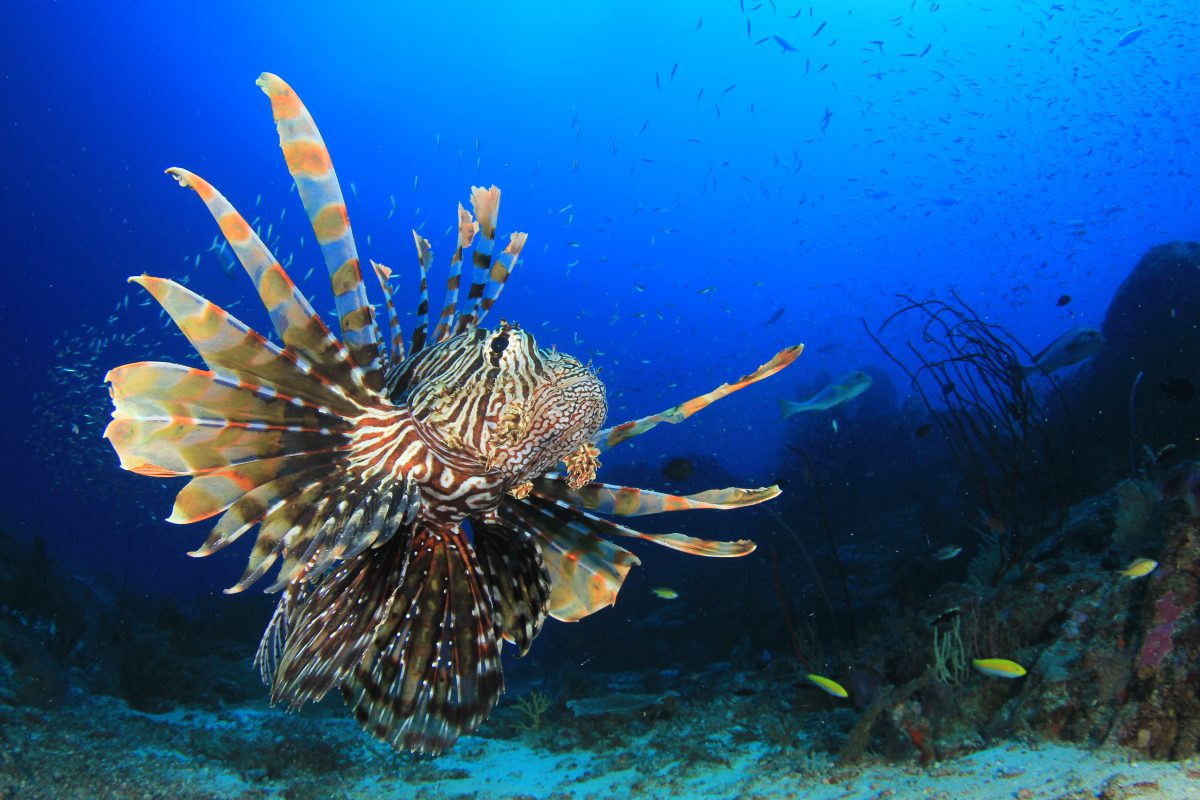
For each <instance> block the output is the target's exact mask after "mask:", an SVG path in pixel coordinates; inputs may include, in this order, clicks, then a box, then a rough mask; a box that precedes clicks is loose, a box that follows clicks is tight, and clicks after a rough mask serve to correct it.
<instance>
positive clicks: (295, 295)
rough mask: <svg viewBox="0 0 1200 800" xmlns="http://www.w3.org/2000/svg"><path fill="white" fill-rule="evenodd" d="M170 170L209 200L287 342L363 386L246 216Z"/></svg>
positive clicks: (196, 179)
mask: <svg viewBox="0 0 1200 800" xmlns="http://www.w3.org/2000/svg"><path fill="white" fill-rule="evenodd" d="M167 174H168V175H170V176H171V177H173V178H174V179H175V180H176V181H177V182H178V183H179V185H180V186H183V187H186V188H190V189H192V190H193V191H195V192H196V194H197V195H199V197H200V199H201V200H203V201H204V205H205V206H206V207H207V208H208V210H209V213H211V214H212V215H213V219H215V220H216V221H217V224H218V225H219V226H220V228H221V233H222V234H224V236H225V240H226V241H228V242H229V245H230V247H232V248H233V253H234V255H236V256H237V258H238V261H240V262H241V264H242V266H243V267H244V268H245V270H246V274H248V275H249V276H250V280H251V281H252V282H253V283H254V288H255V289H256V290H257V291H258V296H259V297H260V298H261V299H262V303H263V305H264V306H265V307H266V309H267V313H268V314H269V315H270V317H271V324H272V325H274V327H275V331H276V332H277V333H278V334H279V338H280V339H281V340H282V341H283V344H284V345H285V346H286V347H289V348H291V349H292V350H294V351H295V352H296V353H298V354H299V355H300V356H302V357H303V358H305V359H306V360H308V361H309V362H311V363H313V364H317V365H320V367H321V371H322V373H323V374H325V375H326V376H327V377H329V378H330V379H331V380H333V381H334V382H336V383H352V384H354V385H356V386H359V387H361V386H363V380H364V376H363V372H362V370H361V369H359V368H358V367H356V366H355V365H354V364H352V363H351V362H350V356H349V354H348V353H347V352H346V348H345V347H344V346H343V345H342V343H341V342H340V341H338V339H337V337H335V336H334V335H333V333H332V332H331V331H330V330H329V328H328V327H326V325H325V323H324V322H323V321H322V320H321V318H320V316H319V315H318V314H317V312H316V311H314V310H313V307H312V306H311V305H310V304H309V302H308V300H307V298H305V297H304V294H303V293H302V292H301V291H300V290H299V289H298V288H296V284H295V283H293V282H292V279H291V278H290V277H288V274H287V272H286V271H285V270H284V269H283V267H282V266H281V265H280V264H279V261H277V260H276V258H275V256H274V255H272V254H271V251H270V250H269V249H267V246H266V245H264V244H263V242H262V240H261V239H260V238H259V237H258V234H257V233H255V232H254V229H253V228H251V227H250V226H249V225H248V224H247V223H246V220H245V219H244V218H243V217H242V215H241V214H239V213H238V212H237V210H236V209H235V208H234V207H233V206H232V205H231V204H230V203H229V201H228V200H226V199H225V197H224V196H223V195H222V194H221V193H220V192H218V191H217V190H216V189H214V188H213V186H212V185H211V184H209V183H208V182H207V181H206V180H204V179H203V178H201V177H200V176H198V175H196V174H194V173H191V172H188V171H187V170H185V169H180V168H179V167H171V168H170V169H168V170H167Z"/></svg>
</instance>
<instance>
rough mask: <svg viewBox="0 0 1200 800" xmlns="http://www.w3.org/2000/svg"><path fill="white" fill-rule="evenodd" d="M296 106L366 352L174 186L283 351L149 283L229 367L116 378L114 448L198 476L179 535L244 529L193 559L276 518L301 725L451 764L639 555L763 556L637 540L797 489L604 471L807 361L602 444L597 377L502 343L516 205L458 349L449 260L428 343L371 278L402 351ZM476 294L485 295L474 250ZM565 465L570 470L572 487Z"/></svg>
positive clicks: (519, 338)
mask: <svg viewBox="0 0 1200 800" xmlns="http://www.w3.org/2000/svg"><path fill="white" fill-rule="evenodd" d="M258 86H259V87H261V88H262V90H263V91H264V92H265V93H266V94H267V95H268V97H270V100H271V108H272V111H273V113H274V117H275V124H276V127H277V129H278V132H279V138H280V144H281V146H282V148H283V153H284V157H285V159H286V161H287V166H288V170H289V171H290V172H291V175H292V178H293V179H294V181H295V188H296V189H297V190H298V192H299V195H300V198H301V201H302V202H303V205H304V210H305V212H306V214H307V215H308V218H309V221H310V222H311V224H312V229H313V232H314V234H315V235H316V238H317V241H318V242H319V243H320V247H321V253H322V256H323V258H324V260H325V264H326V266H327V268H328V270H329V275H330V278H331V282H332V285H333V293H334V299H335V305H336V311H337V315H338V318H339V322H340V327H341V337H340V338H339V337H338V336H336V335H335V334H334V333H333V332H332V331H331V330H330V329H329V328H328V327H327V326H326V324H325V323H324V322H323V321H322V319H321V317H320V316H318V315H317V313H316V312H315V311H314V310H313V308H312V306H311V305H310V304H309V302H308V300H307V299H306V298H305V296H304V294H303V293H302V292H301V291H300V290H299V289H298V288H297V286H296V284H295V283H293V282H292V280H291V279H290V278H289V277H288V275H287V273H286V272H285V271H284V269H283V267H282V266H281V265H280V263H279V262H278V261H277V260H276V258H275V257H274V256H273V255H272V253H271V250H270V249H269V248H268V247H267V246H266V245H264V243H263V242H262V240H261V239H260V238H259V236H258V235H257V233H256V232H255V230H254V229H253V228H252V227H251V226H250V225H249V224H247V223H246V221H245V219H244V218H243V217H242V216H241V215H240V214H239V213H238V212H237V211H236V210H235V209H234V207H233V206H232V205H231V204H230V203H229V202H228V201H227V200H226V199H225V198H224V197H223V196H222V195H221V194H220V193H219V192H218V191H217V190H216V189H214V188H213V187H212V186H211V185H210V184H209V183H208V182H206V181H205V180H203V179H202V178H200V177H199V176H197V175H195V174H193V173H191V172H189V171H187V170H184V169H179V168H171V169H169V170H167V172H168V173H169V174H170V175H172V176H173V177H174V178H175V180H176V181H178V182H179V184H180V185H182V186H184V187H187V188H190V189H192V190H193V191H195V192H196V194H198V195H199V196H200V199H201V200H203V201H204V203H205V205H206V206H207V208H208V210H209V212H210V213H211V214H212V216H213V217H214V218H215V219H216V221H217V223H218V225H219V226H220V229H221V232H222V233H223V234H224V236H225V238H226V240H227V241H228V243H229V245H230V246H231V248H232V250H233V253H234V254H235V255H236V256H237V258H238V260H239V261H240V262H241V264H242V266H243V267H244V268H245V270H246V272H247V273H249V275H250V278H251V280H252V281H253V283H254V286H255V288H256V289H257V290H258V294H259V297H260V298H261V299H262V302H263V305H265V306H266V309H267V311H268V313H269V316H270V320H271V323H272V325H273V326H274V328H275V331H276V333H277V334H278V336H279V339H280V340H281V341H282V343H283V344H282V346H277V345H276V344H274V343H273V342H271V341H269V340H268V339H267V338H266V337H264V336H262V335H261V334H259V333H257V332H256V331H254V330H252V329H251V328H250V327H248V326H247V325H246V324H244V323H243V322H241V321H240V320H238V319H236V318H235V317H233V316H232V315H230V314H229V313H227V312H226V311H224V310H222V309H221V308H219V307H217V306H216V305H214V304H213V303H210V302H209V301H207V300H205V299H204V298H203V297H201V296H199V295H197V294H195V293H193V292H191V291H190V290H188V289H187V288H186V287H184V286H182V285H180V284H179V283H176V282H174V281H171V280H167V279H163V278H154V277H150V276H148V275H142V276H140V277H133V278H130V280H131V281H132V282H133V283H137V284H138V285H140V286H142V287H143V288H144V289H146V290H147V291H148V292H149V293H150V294H151V295H152V296H153V297H154V299H155V300H157V301H158V303H159V304H160V305H161V306H162V307H163V309H164V310H165V312H166V313H167V314H168V315H170V317H171V319H172V320H173V321H174V322H175V324H176V325H177V326H178V327H179V329H180V330H181V331H182V332H183V334H184V336H186V337H187V338H188V340H189V341H190V342H191V344H192V346H193V347H195V349H196V350H197V351H198V353H199V355H200V356H201V357H202V358H203V360H204V362H205V363H206V364H207V366H208V369H207V370H202V369H196V368H192V367H187V366H182V365H179V364H171V363H164V362H153V361H143V362H138V363H134V364H126V365H124V366H121V367H117V368H115V369H113V370H112V371H110V372H109V373H108V375H107V376H106V380H107V381H108V383H109V384H110V393H111V396H112V401H113V406H114V411H113V419H112V422H111V423H110V424H109V425H108V428H107V430H106V431H105V434H104V435H105V437H106V438H107V439H108V440H109V441H110V442H111V444H112V446H113V448H114V449H115V450H116V452H117V455H118V456H119V457H120V462H121V467H123V468H124V469H127V470H131V471H133V472H138V473H141V474H143V475H150V476H153V477H176V476H184V475H187V476H191V480H190V481H189V482H188V483H187V485H186V486H185V487H184V488H183V489H182V490H181V491H180V492H179V494H178V496H177V497H176V499H175V504H174V509H173V511H172V513H171V515H170V517H169V518H168V520H169V521H170V522H174V523H180V524H185V523H192V522H198V521H200V520H204V519H209V518H212V517H216V516H217V515H220V517H219V519H218V520H217V522H216V525H215V527H214V528H213V530H212V533H211V535H209V537H208V539H207V540H206V541H205V542H204V544H202V545H201V546H200V547H199V548H198V549H197V550H195V551H193V552H191V553H190V555H193V556H206V555H209V554H211V553H214V552H216V551H218V550H220V549H222V548H224V547H226V546H227V545H229V544H230V543H232V542H234V541H235V540H236V539H238V538H239V537H241V536H242V535H243V534H244V533H245V532H246V531H248V530H250V529H251V528H254V527H255V526H257V528H258V537H257V539H256V540H255V542H254V545H253V548H252V551H251V554H250V558H249V563H248V565H247V567H246V570H245V572H244V574H243V575H242V577H241V579H240V580H238V582H237V583H236V584H235V585H234V586H233V587H231V588H230V589H227V590H226V591H227V592H240V591H242V590H243V589H245V588H246V587H248V586H249V585H250V584H252V583H254V582H255V581H256V580H258V579H259V578H260V577H262V576H263V575H264V574H265V573H266V572H267V570H268V569H269V568H270V567H271V566H272V565H273V564H275V563H276V562H279V571H278V574H277V577H276V579H275V581H274V583H272V584H271V586H270V587H269V588H268V589H267V591H269V592H277V593H279V601H278V605H277V606H276V609H275V612H274V614H273V616H272V617H271V620H270V623H269V624H268V626H267V629H266V632H265V633H264V635H263V638H262V643H261V645H260V646H259V650H258V654H257V657H256V664H257V666H258V668H259V669H260V671H261V674H262V676H263V680H264V681H265V682H266V683H267V684H268V685H269V687H270V694H271V701H272V703H278V702H282V703H285V704H287V706H289V707H290V708H296V707H298V706H300V705H301V704H303V703H304V702H306V701H309V700H313V701H315V700H320V699H321V698H322V697H324V696H325V695H326V694H327V693H328V692H329V691H330V690H331V689H334V688H337V689H340V691H341V693H342V695H343V697H344V698H345V700H346V702H347V704H348V705H349V706H350V708H351V709H352V712H353V714H354V717H355V718H356V719H357V720H358V721H359V723H360V724H362V726H363V727H364V728H365V729H366V730H367V731H369V732H370V733H372V734H374V735H375V736H376V737H378V738H379V739H381V740H384V741H386V742H388V743H389V744H391V745H392V746H393V747H394V748H396V749H397V750H410V751H414V752H419V753H430V754H436V753H440V752H442V751H444V750H446V749H447V748H448V747H450V746H451V745H452V744H453V743H454V741H455V740H456V739H457V738H458V736H459V735H461V734H463V733H470V732H472V731H475V730H476V729H478V728H479V726H480V725H481V724H482V723H483V721H484V720H485V719H486V718H487V716H488V715H489V713H490V712H491V710H492V708H493V707H494V706H495V704H496V702H497V700H498V699H499V696H500V694H501V693H502V692H503V688H504V678H503V674H502V672H501V665H500V650H501V646H502V642H503V641H508V642H510V643H512V644H513V645H515V647H516V649H517V651H518V652H519V654H520V655H524V654H525V653H526V652H527V651H528V650H529V646H530V644H531V642H532V641H533V639H534V637H536V636H537V635H538V633H539V631H540V630H541V627H542V624H543V622H544V621H545V619H546V617H548V616H549V617H554V618H555V619H558V620H566V621H575V620H579V619H581V618H583V617H585V616H587V615H589V614H592V613H593V612H595V611H598V610H599V609H601V608H604V607H606V606H609V605H612V604H613V603H614V602H615V600H616V595H617V592H618V590H619V589H620V587H621V584H622V582H623V581H624V579H625V575H626V573H627V572H628V571H629V569H630V568H631V567H632V566H634V565H636V564H638V563H639V562H638V559H637V557H636V556H635V555H634V554H633V553H631V552H630V551H628V550H626V549H624V548H622V547H619V546H618V545H616V544H613V543H612V542H610V541H609V540H608V539H607V538H605V536H607V535H612V536H621V537H635V538H639V539H644V540H647V541H651V542H655V543H657V544H660V545H665V546H667V547H670V548H674V549H676V550H680V551H683V552H685V553H692V554H696V555H704V556H743V555H746V554H747V553H750V552H751V551H752V550H753V549H754V544H753V543H752V542H749V541H745V540H739V541H733V542H717V541H707V540H703V539H698V538H694V537H691V536H686V535H683V534H678V533H667V534H649V533H640V532H638V531H635V530H632V529H630V528H628V527H625V526H624V525H621V524H619V523H617V522H613V521H611V520H608V519H605V518H604V517H601V516H599V515H600V514H605V515H611V516H618V517H622V516H637V515H640V514H654V513H658V512H664V511H680V510H685V509H726V508H735V507H740V506H747V505H752V504H755V503H759V502H762V501H764V500H769V499H771V498H773V497H775V496H776V495H778V494H779V488H778V487H777V486H770V487H766V488H760V489H739V488H727V489H720V490H711V491H706V492H700V493H698V494H693V495H687V496H676V495H670V494H662V493H657V492H652V491H643V490H639V489H635V488H631V487H626V486H613V485H608V484H605V483H598V482H596V481H595V475H596V470H597V468H598V467H599V466H600V461H599V458H598V456H599V455H600V453H601V452H602V451H604V450H606V449H608V448H610V447H613V446H615V445H617V444H620V443H621V442H624V441H628V440H629V439H630V438H632V437H634V436H637V435H639V434H641V433H644V432H645V431H647V430H649V429H650V428H652V427H654V426H655V425H657V424H659V423H661V422H668V423H677V422H680V421H682V420H684V419H686V418H687V417H689V416H691V415H692V414H694V413H696V412H697V411H699V410H700V409H702V408H704V407H706V406H708V405H709V404H711V403H713V402H715V401H716V400H719V399H720V398H722V397H724V396H726V395H728V394H730V393H732V392H735V391H738V390H739V389H741V388H743V387H745V386H747V385H749V384H752V383H754V382H756V381H759V380H762V379H763V378H766V377H768V376H770V375H772V374H774V373H776V372H778V371H779V370H781V369H783V368H784V367H786V366H787V365H788V364H790V363H791V362H792V361H793V360H795V358H796V357H797V356H798V355H799V354H800V352H801V350H802V349H803V346H802V345H796V346H793V347H789V348H787V349H785V350H783V351H781V352H779V353H778V354H777V355H775V357H774V358H772V359H771V360H770V361H769V362H768V363H766V364H764V365H763V366H761V367H759V369H757V370H756V371H754V372H753V373H751V374H749V375H746V376H744V377H742V378H739V379H738V380H737V381H735V382H733V383H729V384H723V385H722V386H720V387H718V388H717V389H715V390H713V391H712V392H709V393H708V394H705V395H702V396H700V397H697V398H694V399H692V400H689V401H688V402H686V403H683V404H681V405H678V406H675V407H674V408H671V409H668V410H667V411H664V412H662V413H660V414H654V415H651V416H649V417H645V418H642V419H637V420H633V421H630V422H626V423H624V424H622V425H617V426H615V427H610V428H606V429H603V430H602V429H601V427H602V425H603V424H604V420H605V416H606V414H607V403H606V400H605V391H604V385H603V384H602V383H601V382H600V380H599V378H598V377H597V375H596V373H595V372H594V371H593V370H592V369H591V368H590V366H589V365H584V364H582V363H580V362H579V361H578V360H577V359H575V358H573V357H571V356H570V355H567V354H566V353H561V352H557V351H556V350H554V349H550V350H546V349H543V348H539V347H538V346H537V344H536V343H535V341H534V338H533V336H531V335H530V334H529V332H527V331H525V330H523V329H521V328H520V327H519V326H518V325H516V324H513V323H509V322H505V321H501V323H500V326H499V327H498V328H494V329H487V328H484V327H482V324H483V320H484V318H485V317H486V315H487V313H488V311H489V310H490V309H491V308H492V306H493V304H494V303H495V302H496V299H497V297H498V296H499V295H500V292H501V290H502V289H503V288H504V285H505V282H506V281H507V279H508V277H509V276H510V275H511V273H512V271H513V269H514V268H515V267H516V266H517V263H518V258H519V256H520V254H521V249H522V246H523V245H524V244H525V239H526V234H524V233H513V234H511V235H510V236H509V239H508V243H507V245H506V246H505V247H504V248H503V250H502V251H501V252H500V253H498V254H496V252H495V248H496V216H497V211H498V208H499V203H500V191H499V190H498V189H497V188H496V187H494V186H493V187H491V188H489V189H483V188H479V187H476V188H473V189H472V190H471V205H472V211H471V212H468V211H466V210H465V209H464V208H463V206H462V205H461V204H460V205H459V206H458V236H457V242H458V244H457V248H456V249H455V251H454V255H453V257H452V258H451V261H450V267H449V278H448V281H447V289H446V300H445V304H444V306H443V307H442V310H441V314H440V316H439V317H438V319H437V323H436V327H435V328H434V329H433V333H432V335H429V334H428V329H429V293H428V283H427V275H428V271H429V268H430V266H431V264H432V261H433V257H432V251H431V248H430V244H429V242H428V241H427V240H426V239H424V238H422V237H421V236H420V235H418V234H417V233H416V232H415V231H414V233H413V237H414V239H415V241H416V247H417V256H418V258H417V263H418V266H419V269H420V275H421V288H420V301H419V306H418V312H417V323H416V326H415V329H414V331H413V333H412V337H411V339H410V341H409V344H408V347H407V349H406V348H405V343H404V338H403V336H402V333H401V331H400V326H399V324H398V319H397V314H396V310H395V309H396V307H395V303H394V302H393V296H392V291H391V285H390V279H391V272H390V270H389V269H388V268H387V267H384V266H383V265H381V264H377V263H375V262H371V266H372V268H373V271H374V273H375V276H376V278H377V279H378V282H379V285H380V287H381V288H382V291H383V295H384V298H385V301H386V307H387V314H388V322H389V325H390V332H391V334H392V336H391V339H390V341H388V340H386V339H384V338H383V337H382V336H381V333H380V329H379V325H378V323H377V320H376V316H375V310H374V308H373V306H372V305H371V303H370V302H369V301H368V298H367V291H366V287H365V286H364V284H363V279H362V270H361V268H360V264H359V258H358V250H357V248H356V246H355V242H354V237H353V235H352V234H351V229H350V222H349V218H348V216H347V213H346V204H345V200H344V198H343V195H342V191H341V189H340V187H339V184H338V180H337V177H336V175H335V174H334V170H333V165H332V163H331V161H330V158H329V153H328V151H327V149H326V147H325V144H324V141H323V140H322V138H321V135H320V133H319V132H318V131H317V128H316V126H315V124H314V123H313V119H312V117H311V116H310V115H309V113H308V111H307V109H306V108H305V107H304V105H303V104H302V103H301V102H300V99H299V97H298V96H297V95H296V94H295V92H293V91H292V89H291V88H290V87H289V86H288V85H287V84H286V83H284V81H283V80H281V79H280V78H278V77H276V76H275V75H271V74H269V73H265V74H263V75H262V76H261V77H260V78H259V79H258ZM468 248H471V249H472V252H471V265H472V270H473V272H472V282H471V285H470V287H469V289H468V290H467V293H466V299H465V301H464V302H462V303H460V302H459V287H460V278H461V277H462V269H463V263H464V260H465V255H464V254H465V252H466V250H467V249H468ZM560 463H561V464H562V465H563V467H564V470H563V471H562V472H558V471H553V470H554V468H555V467H556V466H557V465H558V464H560Z"/></svg>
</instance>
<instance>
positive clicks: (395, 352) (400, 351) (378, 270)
mask: <svg viewBox="0 0 1200 800" xmlns="http://www.w3.org/2000/svg"><path fill="white" fill-rule="evenodd" d="M371 269H372V270H374V272H375V277H376V278H377V279H378V280H379V288H380V289H382V290H383V297H384V300H386V301H387V310H388V328H389V329H390V330H391V332H392V343H391V345H390V347H389V348H388V359H387V360H388V363H390V364H398V363H400V362H401V361H403V360H404V331H402V330H401V329H400V316H399V315H398V314H397V313H396V303H395V298H394V297H393V295H392V271H391V270H390V269H388V268H387V267H385V266H384V265H383V264H380V263H379V262H378V261H372V262H371Z"/></svg>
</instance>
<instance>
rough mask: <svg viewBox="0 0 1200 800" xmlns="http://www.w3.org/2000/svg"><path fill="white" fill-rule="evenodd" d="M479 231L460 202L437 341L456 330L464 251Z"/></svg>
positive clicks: (434, 336) (436, 333)
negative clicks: (456, 236) (454, 246)
mask: <svg viewBox="0 0 1200 800" xmlns="http://www.w3.org/2000/svg"><path fill="white" fill-rule="evenodd" d="M477 233H479V223H477V222H476V221H475V218H474V217H472V216H471V212H470V211H467V210H466V209H465V208H463V205H462V203H459V204H458V247H456V248H455V249H454V255H453V257H451V259H450V274H449V276H448V277H447V278H446V301H445V304H444V305H443V306H442V314H441V316H440V317H438V325H437V329H436V330H435V331H434V334H433V341H434V342H435V343H437V342H443V341H445V340H446V339H449V338H450V332H451V331H452V330H454V324H455V320H456V315H457V311H458V289H459V286H460V285H461V283H462V262H463V251H464V250H465V249H467V248H468V247H470V246H471V243H472V242H473V241H475V234H477Z"/></svg>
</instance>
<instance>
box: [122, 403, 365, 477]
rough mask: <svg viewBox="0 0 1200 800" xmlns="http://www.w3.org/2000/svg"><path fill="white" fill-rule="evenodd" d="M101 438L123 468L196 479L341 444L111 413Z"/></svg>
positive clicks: (261, 428)
mask: <svg viewBox="0 0 1200 800" xmlns="http://www.w3.org/2000/svg"><path fill="white" fill-rule="evenodd" d="M104 435H105V437H106V438H108V440H109V441H110V442H112V445H113V447H114V449H116V451H117V454H118V455H119V456H120V458H121V467H122V468H123V469H127V470H129V471H130V472H136V473H138V474H140V475H150V476H152V477H163V478H166V477H178V476H181V475H198V474H202V473H205V472H210V471H212V470H218V469H223V468H225V467H230V466H234V465H236V464H241V463H243V462H247V461H257V460H259V459H263V458H272V457H275V456H280V455H284V454H287V453H298V452H309V451H314V450H327V449H329V448H331V447H333V446H336V445H337V444H338V443H339V442H340V441H341V439H342V437H340V436H338V435H331V434H330V433H329V432H328V431H326V430H325V429H323V428H304V427H300V426H294V425H264V424H261V423H256V422H231V421H229V420H218V419H212V418H196V417H172V416H165V415H164V416H149V415H143V416H136V417H130V416H125V415H124V414H123V413H119V412H117V413H114V416H113V420H112V422H110V423H109V424H108V428H107V429H105V431H104Z"/></svg>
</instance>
